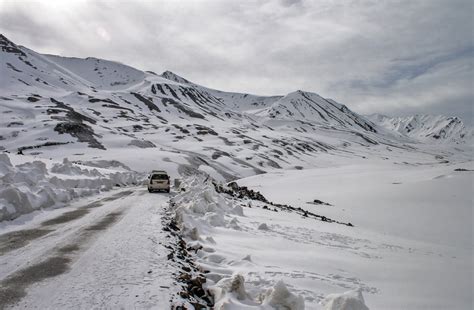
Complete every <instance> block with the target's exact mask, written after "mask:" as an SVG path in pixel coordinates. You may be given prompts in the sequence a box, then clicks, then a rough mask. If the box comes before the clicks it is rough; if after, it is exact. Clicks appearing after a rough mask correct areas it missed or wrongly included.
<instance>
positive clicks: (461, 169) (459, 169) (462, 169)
mask: <svg viewBox="0 0 474 310" xmlns="http://www.w3.org/2000/svg"><path fill="white" fill-rule="evenodd" d="M454 171H474V170H472V169H465V168H456V169H454Z"/></svg>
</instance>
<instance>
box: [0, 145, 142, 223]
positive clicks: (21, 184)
mask: <svg viewBox="0 0 474 310" xmlns="http://www.w3.org/2000/svg"><path fill="white" fill-rule="evenodd" d="M10 156H15V155H10ZM143 178H144V176H143V175H142V174H138V173H136V172H131V171H127V172H117V171H114V170H108V169H100V171H99V170H98V169H96V168H90V167H89V168H85V167H80V166H79V165H76V164H73V163H71V162H70V161H69V160H68V159H67V158H65V159H64V160H63V162H62V163H54V164H53V165H52V166H51V167H50V168H48V167H47V165H46V164H45V162H43V161H39V160H35V161H30V162H25V163H22V164H18V165H13V164H12V162H11V160H10V157H9V155H7V154H0V221H4V220H12V219H15V218H17V217H18V216H20V215H22V214H26V213H30V212H33V211H35V210H39V209H43V208H49V207H54V208H58V207H62V206H64V205H65V204H66V203H67V202H69V201H71V200H72V199H75V198H78V197H85V196H90V195H94V194H98V193H100V192H101V191H108V190H111V189H112V188H114V187H115V186H127V185H137V184H139V183H141V182H142V180H143Z"/></svg>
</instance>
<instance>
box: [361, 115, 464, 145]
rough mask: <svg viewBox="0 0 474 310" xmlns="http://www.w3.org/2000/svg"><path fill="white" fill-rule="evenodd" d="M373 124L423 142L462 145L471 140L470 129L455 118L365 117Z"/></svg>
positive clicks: (416, 116) (423, 116)
mask: <svg viewBox="0 0 474 310" xmlns="http://www.w3.org/2000/svg"><path fill="white" fill-rule="evenodd" d="M367 118H369V119H370V120H371V121H373V122H374V123H376V124H378V125H380V126H382V127H385V128H387V129H389V130H393V131H396V132H399V133H401V134H402V135H405V136H408V137H411V138H414V139H417V140H420V141H424V142H439V143H463V142H465V141H470V140H472V137H473V131H472V128H467V127H466V126H465V125H464V123H463V122H462V121H461V120H460V119H459V118H457V117H447V116H443V115H413V116H406V117H388V116H385V115H382V114H372V115H369V116H367Z"/></svg>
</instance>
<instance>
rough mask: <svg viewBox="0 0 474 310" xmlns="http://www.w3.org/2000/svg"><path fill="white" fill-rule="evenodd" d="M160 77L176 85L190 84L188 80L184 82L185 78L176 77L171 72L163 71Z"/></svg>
mask: <svg viewBox="0 0 474 310" xmlns="http://www.w3.org/2000/svg"><path fill="white" fill-rule="evenodd" d="M161 76H162V77H164V78H165V79H168V80H170V81H174V82H178V83H183V84H189V83H191V82H189V81H188V80H186V79H185V78H183V77H181V76H179V75H177V74H176V73H174V72H171V71H165V72H163V73H162V74H161Z"/></svg>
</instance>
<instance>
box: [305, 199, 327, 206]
mask: <svg viewBox="0 0 474 310" xmlns="http://www.w3.org/2000/svg"><path fill="white" fill-rule="evenodd" d="M307 203H308V204H313V205H323V206H332V204H330V203H327V202H324V201H322V200H319V199H314V200H313V201H309V202H307Z"/></svg>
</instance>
